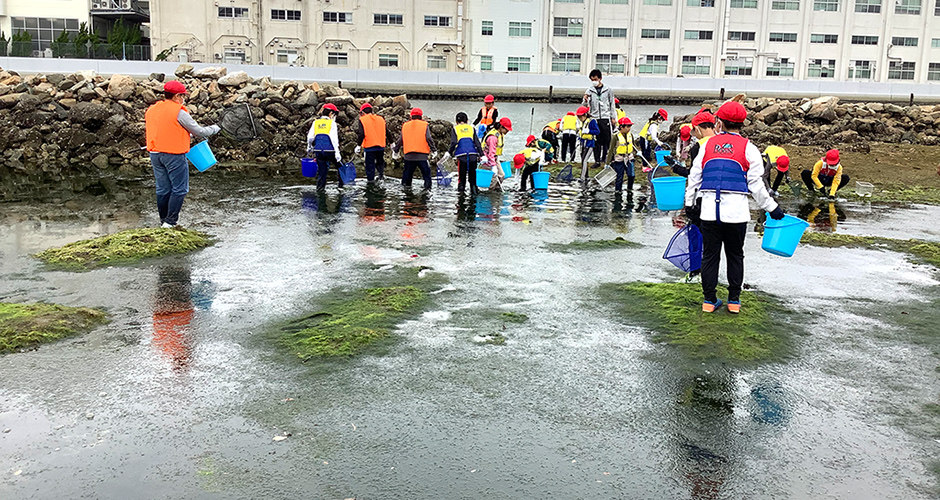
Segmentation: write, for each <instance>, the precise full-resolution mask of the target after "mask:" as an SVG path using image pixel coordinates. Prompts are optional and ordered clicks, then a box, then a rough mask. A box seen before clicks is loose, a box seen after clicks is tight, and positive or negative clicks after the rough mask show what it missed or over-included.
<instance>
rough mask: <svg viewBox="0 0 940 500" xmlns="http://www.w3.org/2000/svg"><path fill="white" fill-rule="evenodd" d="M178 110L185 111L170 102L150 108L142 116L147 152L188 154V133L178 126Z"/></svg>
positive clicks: (166, 101)
mask: <svg viewBox="0 0 940 500" xmlns="http://www.w3.org/2000/svg"><path fill="white" fill-rule="evenodd" d="M180 110H183V111H186V107H185V106H183V105H182V104H180V103H178V102H175V101H170V100H163V101H160V102H158V103H156V104H154V105H153V106H150V109H148V110H147V113H146V114H145V115H144V124H145V126H146V129H147V151H150V152H151V153H169V154H175V155H178V154H184V153H188V152H189V132H188V131H187V130H186V129H185V128H183V126H182V125H180V122H179V114H180Z"/></svg>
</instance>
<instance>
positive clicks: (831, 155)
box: [826, 149, 839, 165]
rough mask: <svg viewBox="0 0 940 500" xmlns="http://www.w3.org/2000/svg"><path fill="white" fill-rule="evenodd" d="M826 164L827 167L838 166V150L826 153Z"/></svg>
mask: <svg viewBox="0 0 940 500" xmlns="http://www.w3.org/2000/svg"><path fill="white" fill-rule="evenodd" d="M826 164H827V165H838V164H839V150H838V149H830V150H829V151H826Z"/></svg>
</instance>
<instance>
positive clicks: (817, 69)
mask: <svg viewBox="0 0 940 500" xmlns="http://www.w3.org/2000/svg"><path fill="white" fill-rule="evenodd" d="M807 76H808V77H810V78H835V76H836V60H835V59H810V60H809V68H808V71H807Z"/></svg>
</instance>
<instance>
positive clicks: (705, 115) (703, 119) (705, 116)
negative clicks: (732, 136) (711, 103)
mask: <svg viewBox="0 0 940 500" xmlns="http://www.w3.org/2000/svg"><path fill="white" fill-rule="evenodd" d="M703 123H711V124H712V125H714V124H715V115H713V114H711V113H709V112H708V111H702V112H700V113H699V114H697V115H695V117H694V118H692V126H693V127H698V126H699V125H701V124H703Z"/></svg>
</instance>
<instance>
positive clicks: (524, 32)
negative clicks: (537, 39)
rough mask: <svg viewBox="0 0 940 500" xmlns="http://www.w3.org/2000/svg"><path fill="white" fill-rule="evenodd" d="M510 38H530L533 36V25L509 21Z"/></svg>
mask: <svg viewBox="0 0 940 500" xmlns="http://www.w3.org/2000/svg"><path fill="white" fill-rule="evenodd" d="M509 36H519V37H523V38H530V37H531V36H532V23H526V22H521V21H509Z"/></svg>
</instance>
